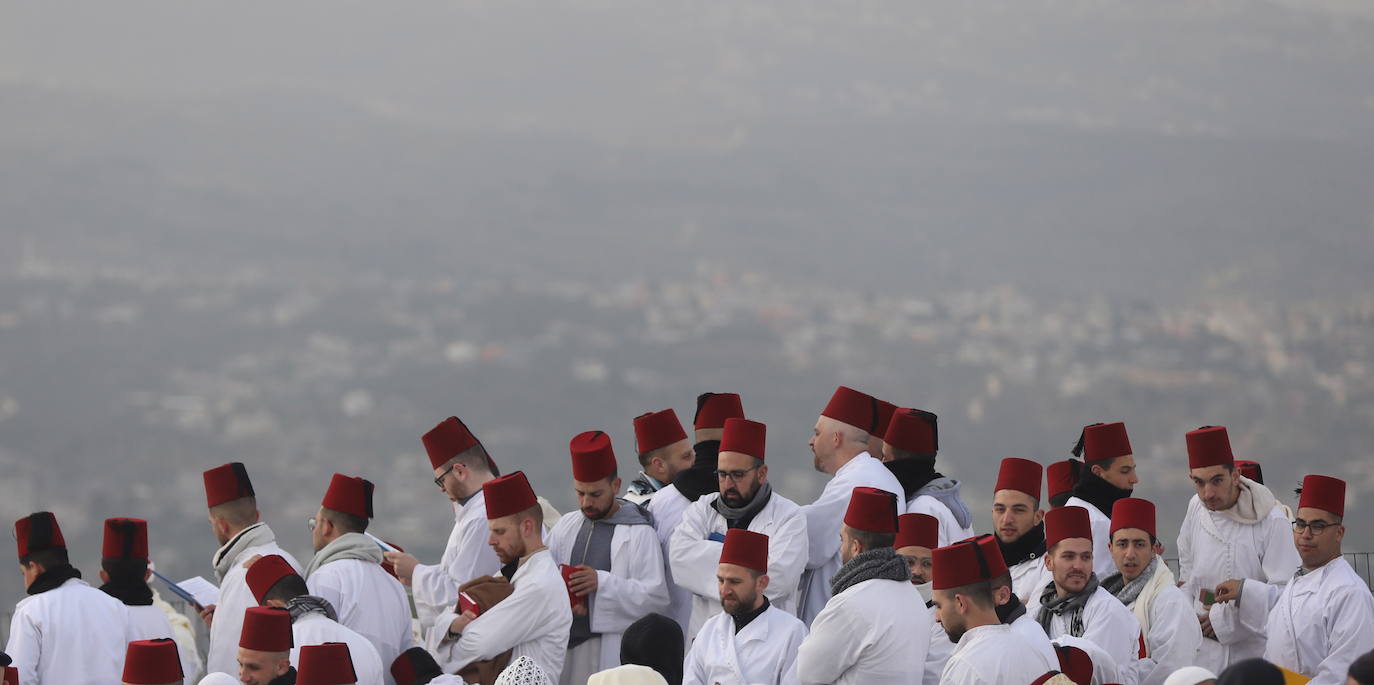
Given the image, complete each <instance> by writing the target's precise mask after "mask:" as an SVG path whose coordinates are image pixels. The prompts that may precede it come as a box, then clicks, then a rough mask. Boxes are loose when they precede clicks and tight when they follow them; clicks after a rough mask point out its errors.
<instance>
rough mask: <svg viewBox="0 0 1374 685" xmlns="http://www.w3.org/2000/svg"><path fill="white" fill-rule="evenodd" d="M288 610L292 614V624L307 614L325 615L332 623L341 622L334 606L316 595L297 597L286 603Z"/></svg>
mask: <svg viewBox="0 0 1374 685" xmlns="http://www.w3.org/2000/svg"><path fill="white" fill-rule="evenodd" d="M286 610H287V611H289V612H291V622H292V623H295V622H296V619H298V618H300V617H302V616H304V615H306V614H324V615H325V616H326V617H328V618H329V620H331V621H337V620H339V615H338V614H337V613H335V612H334V605H333V604H330V603H329V600H327V599H325V598H323V597H316V596H314V595H297V596H295V597H292V598H291V599H290V600H288V601H287V602H286Z"/></svg>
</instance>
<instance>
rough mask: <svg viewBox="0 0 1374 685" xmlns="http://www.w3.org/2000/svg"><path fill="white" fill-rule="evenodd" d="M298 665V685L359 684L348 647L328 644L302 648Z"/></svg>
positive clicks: (333, 643)
mask: <svg viewBox="0 0 1374 685" xmlns="http://www.w3.org/2000/svg"><path fill="white" fill-rule="evenodd" d="M297 660H298V663H297V664H296V685H352V684H353V683H357V682H358V674H357V673H355V672H354V671H353V656H352V655H351V654H349V652H348V645H347V644H344V643H342V642H326V643H324V644H322V645H305V646H303V647H301V650H300V653H299V655H298V657H297Z"/></svg>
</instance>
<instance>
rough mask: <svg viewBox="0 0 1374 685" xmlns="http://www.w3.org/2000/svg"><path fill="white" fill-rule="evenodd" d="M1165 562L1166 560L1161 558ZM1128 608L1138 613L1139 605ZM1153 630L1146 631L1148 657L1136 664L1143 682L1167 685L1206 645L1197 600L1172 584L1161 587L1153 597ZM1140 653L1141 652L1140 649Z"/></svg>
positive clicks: (1143, 684)
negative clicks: (1194, 602)
mask: <svg viewBox="0 0 1374 685" xmlns="http://www.w3.org/2000/svg"><path fill="white" fill-rule="evenodd" d="M1160 563H1161V564H1162V563H1163V560H1161V561H1160ZM1126 608H1127V609H1130V610H1132V613H1134V609H1135V604H1134V603H1132V604H1129V605H1127V606H1126ZM1148 609H1149V612H1150V613H1149V616H1150V629H1149V631H1147V632H1146V633H1145V650H1146V654H1147V656H1146V657H1145V658H1144V659H1141V660H1140V661H1139V662H1138V663H1137V665H1136V673H1137V675H1138V676H1139V677H1138V678H1137V679H1136V682H1138V683H1140V685H1164V681H1165V680H1166V679H1168V677H1169V675H1170V674H1171V673H1173V672H1174V671H1177V670H1178V669H1180V668H1183V667H1184V666H1191V665H1193V659H1194V658H1196V657H1197V650H1198V648H1199V647H1200V646H1202V627H1201V626H1200V625H1199V624H1198V622H1197V614H1194V613H1193V603H1192V602H1189V601H1188V597H1187V596H1186V595H1184V594H1183V591H1182V590H1180V589H1178V588H1177V587H1174V586H1172V585H1169V586H1167V587H1163V588H1160V590H1159V593H1158V594H1156V595H1155V596H1154V599H1152V600H1150V605H1149V607H1148ZM1137 654H1138V652H1137Z"/></svg>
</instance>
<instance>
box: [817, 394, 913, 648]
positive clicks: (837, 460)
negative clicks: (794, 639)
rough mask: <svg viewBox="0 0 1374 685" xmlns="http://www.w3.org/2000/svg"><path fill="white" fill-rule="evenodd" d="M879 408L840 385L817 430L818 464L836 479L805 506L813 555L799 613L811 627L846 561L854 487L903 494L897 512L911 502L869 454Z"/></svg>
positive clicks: (822, 415) (889, 472) (821, 417)
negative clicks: (842, 540) (843, 551)
mask: <svg viewBox="0 0 1374 685" xmlns="http://www.w3.org/2000/svg"><path fill="white" fill-rule="evenodd" d="M877 406H878V405H877V400H875V399H874V398H872V397H870V396H868V395H866V394H864V393H862V392H859V391H857V390H853V389H851V388H847V387H844V386H840V387H839V388H837V389H836V390H835V393H834V394H833V395H831V397H830V402H829V403H827V404H826V405H825V409H824V410H823V411H822V412H821V415H820V417H819V418H818V419H817V420H816V425H815V426H814V427H813V429H812V436H811V443H810V445H811V453H812V455H813V456H814V462H813V466H815V468H816V470H817V471H819V472H821V473H824V474H827V475H829V476H830V477H831V478H830V481H829V482H828V483H826V484H825V488H824V489H823V490H821V494H820V496H819V497H817V498H816V501H815V502H812V503H811V504H806V505H802V511H803V512H804V513H805V514H806V537H807V559H806V570H805V571H804V572H803V573H802V580H801V586H800V595H799V596H798V598H797V601H798V604H799V606H800V613H799V614H798V615H797V617H798V618H800V619H801V620H802V622H803V623H806V624H808V625H810V623H811V621H812V620H814V619H815V617H816V615H817V614H819V613H820V612H821V609H824V608H825V605H826V602H827V601H828V600H829V599H830V579H831V578H833V577H834V576H835V572H836V571H838V570H839V568H840V563H841V558H840V550H839V545H838V543H837V540H839V535H840V528H841V526H842V523H843V519H844V513H845V507H846V506H848V504H849V496H850V493H851V492H853V490H854V488H857V487H869V488H877V489H879V490H884V491H886V492H890V493H892V494H893V495H895V496H897V499H898V502H897V513H898V514H904V513H906V501H905V500H902V498H901V496H900V493H901V492H902V484H901V483H900V482H899V481H898V480H897V477H896V476H894V475H892V472H891V471H888V470H887V468H886V467H884V466H883V463H882V462H881V461H878V459H877V458H875V457H874V456H873V455H870V454H869V453H868V436H869V433H870V431H873V430H876V428H877V425H878V411H877ZM894 525H895V524H894ZM894 530H895V529H894Z"/></svg>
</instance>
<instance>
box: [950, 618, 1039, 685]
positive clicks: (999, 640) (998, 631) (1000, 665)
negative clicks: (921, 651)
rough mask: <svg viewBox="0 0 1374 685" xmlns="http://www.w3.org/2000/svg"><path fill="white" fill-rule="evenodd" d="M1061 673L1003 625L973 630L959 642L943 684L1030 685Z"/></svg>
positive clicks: (951, 656)
mask: <svg viewBox="0 0 1374 685" xmlns="http://www.w3.org/2000/svg"><path fill="white" fill-rule="evenodd" d="M1052 670H1059V662H1058V660H1056V661H1055V662H1054V663H1053V664H1051V663H1050V662H1049V661H1047V660H1046V659H1045V655H1044V653H1043V652H1041V651H1040V650H1038V649H1036V648H1035V647H1033V646H1031V645H1028V644H1026V643H1025V642H1024V641H1023V640H1022V638H1021V636H1020V635H1018V634H1017V633H1016V632H1015V631H1014V630H1013V629H1012V627H1011V626H1007V625H1002V624H1000V623H998V624H993V625H985V626H978V627H976V628H971V629H970V630H969V631H968V632H966V633H964V636H963V637H962V638H960V639H959V644H958V645H957V646H956V647H955V648H954V654H952V655H950V657H949V661H948V663H946V664H945V670H944V673H943V674H941V676H940V682H941V683H949V684H950V685H1000V684H1001V683H1029V682H1031V681H1033V680H1035V679H1036V678H1039V677H1040V676H1042V675H1044V674H1046V673H1049V672H1050V671H1052Z"/></svg>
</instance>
